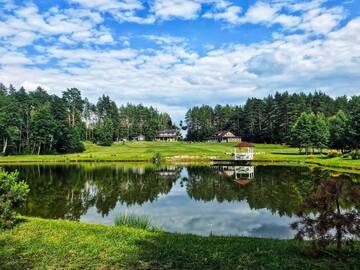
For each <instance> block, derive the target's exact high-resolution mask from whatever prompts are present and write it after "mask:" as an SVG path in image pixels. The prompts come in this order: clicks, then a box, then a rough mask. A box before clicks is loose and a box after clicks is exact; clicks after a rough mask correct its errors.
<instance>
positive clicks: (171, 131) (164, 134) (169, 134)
mask: <svg viewBox="0 0 360 270" xmlns="http://www.w3.org/2000/svg"><path fill="white" fill-rule="evenodd" d="M177 135H178V131H177V130H176V129H167V130H161V131H159V132H158V134H157V135H156V137H175V136H177Z"/></svg>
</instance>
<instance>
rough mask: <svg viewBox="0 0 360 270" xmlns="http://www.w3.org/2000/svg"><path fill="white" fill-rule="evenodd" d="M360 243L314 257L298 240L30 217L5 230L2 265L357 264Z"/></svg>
mask: <svg viewBox="0 0 360 270" xmlns="http://www.w3.org/2000/svg"><path fill="white" fill-rule="evenodd" d="M359 265H360V251H359V246H356V248H355V250H354V251H352V253H348V254H347V255H346V256H345V257H344V259H343V260H340V261H338V260H335V259H333V258H332V257H325V255H324V257H319V258H316V259H314V258H310V257H307V256H305V255H304V254H303V246H302V244H299V243H298V242H295V241H293V240H272V239H257V238H242V237H216V236H209V237H200V236H194V235H187V234H175V233H165V232H159V231H157V232H150V231H145V230H140V229H132V228H127V227H107V226H102V225H88V224H81V223H76V222H69V221H54V220H45V219H38V218H28V219H26V220H25V222H23V223H20V224H19V225H18V226H16V227H15V228H14V229H12V230H8V231H4V232H0V268H1V269H65V268H66V269H358V268H357V267H359Z"/></svg>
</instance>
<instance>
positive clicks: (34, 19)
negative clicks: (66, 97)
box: [0, 0, 360, 120]
mask: <svg viewBox="0 0 360 270" xmlns="http://www.w3.org/2000/svg"><path fill="white" fill-rule="evenodd" d="M0 82H3V83H5V84H10V83H12V84H14V85H15V86H17V87H19V86H24V87H25V88H26V89H28V90H33V89H35V88H36V87H37V86H38V85H40V86H42V87H43V88H45V89H46V90H48V91H49V92H50V93H56V94H60V93H61V92H62V91H63V90H65V89H66V88H68V87H77V88H79V89H80V90H81V91H82V93H83V95H84V96H86V97H88V98H89V99H90V100H91V101H93V102H96V99H97V97H99V96H100V95H102V94H108V95H110V96H111V97H112V98H113V99H114V100H115V101H116V102H117V103H118V104H123V103H127V102H131V103H143V104H145V105H154V106H156V107H158V108H159V110H161V111H166V112H169V113H170V114H171V115H172V116H173V117H174V118H175V119H176V120H180V119H181V118H182V117H183V115H184V113H185V112H186V110H187V109H188V108H189V107H190V106H193V105H201V104H210V105H215V104H217V103H221V104H225V103H231V104H241V103H243V102H244V101H245V100H246V98H248V97H263V96H266V95H268V94H271V93H274V92H275V91H280V92H282V91H286V90H287V91H290V92H297V91H313V90H323V91H325V92H327V93H329V94H330V95H332V96H337V95H344V94H347V95H354V94H360V90H359V89H360V87H359V86H360V0H346V1H335V0H329V1H326V0H310V1H293V0H270V1H239V0H237V1H235V0H148V1H146V0H61V1H60V0H55V1H47V0H38V1H36V0H33V1H31V0H27V1H16V0H0Z"/></svg>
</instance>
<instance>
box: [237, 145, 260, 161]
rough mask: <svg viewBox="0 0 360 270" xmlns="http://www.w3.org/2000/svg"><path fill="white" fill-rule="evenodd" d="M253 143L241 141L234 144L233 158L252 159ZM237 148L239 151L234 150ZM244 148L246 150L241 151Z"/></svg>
mask: <svg viewBox="0 0 360 270" xmlns="http://www.w3.org/2000/svg"><path fill="white" fill-rule="evenodd" d="M254 147H255V146H254V145H253V144H252V143H249V142H245V141H242V142H240V143H238V144H236V145H234V158H235V160H253V159H254ZM237 149H239V151H236V150H237ZM242 149H246V151H242Z"/></svg>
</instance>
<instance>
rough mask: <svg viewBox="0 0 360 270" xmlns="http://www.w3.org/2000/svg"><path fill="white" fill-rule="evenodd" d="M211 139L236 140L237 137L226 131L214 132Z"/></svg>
mask: <svg viewBox="0 0 360 270" xmlns="http://www.w3.org/2000/svg"><path fill="white" fill-rule="evenodd" d="M213 138H237V136H235V135H234V134H233V133H232V132H230V131H228V130H222V131H218V132H216V133H215V136H214V137H213Z"/></svg>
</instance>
